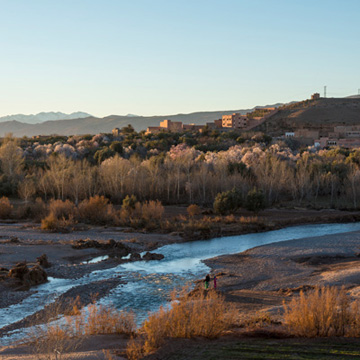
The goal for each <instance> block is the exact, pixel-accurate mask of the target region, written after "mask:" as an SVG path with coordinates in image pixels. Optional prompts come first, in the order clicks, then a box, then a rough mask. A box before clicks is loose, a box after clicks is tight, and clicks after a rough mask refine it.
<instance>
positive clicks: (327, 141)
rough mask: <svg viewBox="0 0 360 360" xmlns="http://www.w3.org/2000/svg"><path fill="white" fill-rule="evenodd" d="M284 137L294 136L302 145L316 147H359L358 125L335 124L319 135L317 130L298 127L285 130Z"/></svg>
mask: <svg viewBox="0 0 360 360" xmlns="http://www.w3.org/2000/svg"><path fill="white" fill-rule="evenodd" d="M285 138H294V139H296V140H298V141H299V142H301V143H303V144H304V145H314V146H315V147H316V148H318V149H324V148H326V147H329V146H340V147H343V148H349V149H350V148H358V147H360V125H348V126H345V125H343V126H335V127H334V128H333V129H332V131H328V132H327V134H326V135H324V136H321V134H320V131H319V130H308V129H299V130H296V131H291V132H290V131H289V132H286V133H285Z"/></svg>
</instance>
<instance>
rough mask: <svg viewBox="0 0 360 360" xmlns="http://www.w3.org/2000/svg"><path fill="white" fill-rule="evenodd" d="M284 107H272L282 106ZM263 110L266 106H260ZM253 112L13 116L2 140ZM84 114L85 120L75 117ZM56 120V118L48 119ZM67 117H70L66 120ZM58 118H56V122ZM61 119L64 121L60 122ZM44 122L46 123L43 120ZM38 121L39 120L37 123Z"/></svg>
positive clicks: (0, 126)
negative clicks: (6, 136) (9, 137)
mask: <svg viewBox="0 0 360 360" xmlns="http://www.w3.org/2000/svg"><path fill="white" fill-rule="evenodd" d="M280 105H282V104H275V105H268V106H280ZM258 107H262V106H258ZM252 110H253V109H244V110H227V111H204V112H195V113H191V114H177V115H162V116H138V115H133V114H128V115H110V116H106V117H104V118H97V117H94V116H91V115H89V114H86V113H80V112H79V113H73V114H70V115H66V114H62V113H40V114H37V115H11V116H5V117H2V118H0V136H5V135H6V134H8V133H13V135H14V136H17V137H21V136H25V135H26V136H33V135H51V134H58V135H83V134H98V133H101V132H103V133H104V132H105V133H106V132H111V130H112V129H113V128H116V127H118V128H122V127H124V126H127V125H128V124H131V125H132V126H133V127H134V129H135V130H136V131H140V130H145V129H146V128H147V127H148V126H159V123H160V121H163V120H165V119H170V120H173V121H182V122H183V123H185V124H190V123H193V124H198V125H201V124H205V123H206V122H211V121H214V120H216V119H220V118H221V116H222V115H226V114H232V113H234V112H238V113H241V114H246V113H248V112H249V111H252ZM74 114H80V115H81V116H77V117H76V118H73V116H75V115H74ZM49 116H53V118H48V119H47V120H44V119H45V118H46V117H49ZM65 116H66V117H65ZM54 117H56V118H55V119H54ZM59 117H60V119H59ZM35 118H36V119H37V122H36V123H33V122H30V121H32V120H31V119H35ZM40 119H42V120H40ZM33 121H35V120H33Z"/></svg>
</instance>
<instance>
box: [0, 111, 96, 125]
mask: <svg viewBox="0 0 360 360" xmlns="http://www.w3.org/2000/svg"><path fill="white" fill-rule="evenodd" d="M89 116H92V115H90V114H88V113H85V112H83V111H76V112H73V113H71V114H65V113H63V112H60V111H57V112H55V111H49V112H44V111H42V112H39V113H38V114H29V115H25V114H13V115H6V116H2V117H0V123H3V122H8V121H13V120H15V121H19V122H21V123H24V124H38V123H43V122H45V121H56V120H73V119H80V118H84V117H89Z"/></svg>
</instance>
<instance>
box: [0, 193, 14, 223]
mask: <svg viewBox="0 0 360 360" xmlns="http://www.w3.org/2000/svg"><path fill="white" fill-rule="evenodd" d="M12 209H13V206H12V205H11V204H10V201H9V199H8V198H7V197H5V196H3V197H2V198H0V219H8V218H10V216H11V212H12Z"/></svg>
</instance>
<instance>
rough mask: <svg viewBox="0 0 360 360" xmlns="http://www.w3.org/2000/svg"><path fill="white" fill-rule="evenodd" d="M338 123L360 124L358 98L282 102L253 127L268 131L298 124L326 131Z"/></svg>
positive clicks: (278, 131) (281, 131)
mask: <svg viewBox="0 0 360 360" xmlns="http://www.w3.org/2000/svg"><path fill="white" fill-rule="evenodd" d="M338 125H360V98H359V97H351V98H326V99H325V98H321V99H319V100H306V101H301V102H298V103H294V104H290V105H285V106H283V107H281V108H280V111H279V112H278V113H277V114H275V115H274V116H272V117H270V118H269V119H268V120H267V121H266V122H265V123H263V124H262V125H260V126H259V127H257V128H256V129H254V130H260V131H265V132H267V133H268V134H270V135H283V134H284V131H292V130H296V129H301V128H307V129H314V130H320V132H321V131H324V132H327V131H329V130H331V128H333V127H334V126H338Z"/></svg>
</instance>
